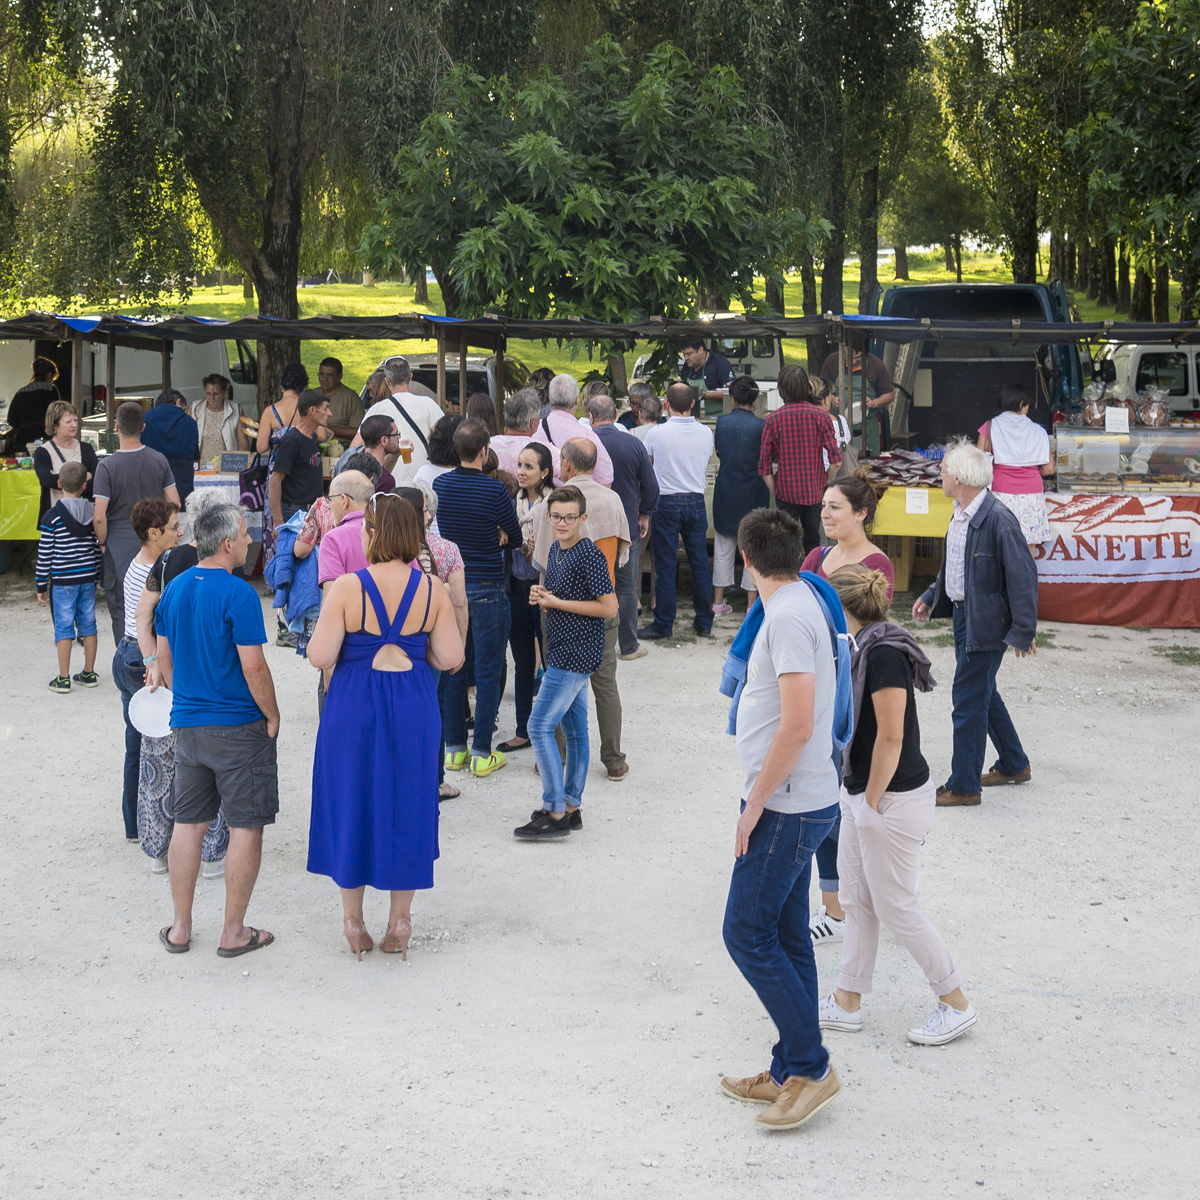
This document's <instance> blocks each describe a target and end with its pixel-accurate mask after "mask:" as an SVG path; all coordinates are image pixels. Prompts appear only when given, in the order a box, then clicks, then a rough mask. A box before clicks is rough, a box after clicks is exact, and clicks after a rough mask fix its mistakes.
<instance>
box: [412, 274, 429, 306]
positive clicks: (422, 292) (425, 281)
mask: <svg viewBox="0 0 1200 1200" xmlns="http://www.w3.org/2000/svg"><path fill="white" fill-rule="evenodd" d="M413 303H414V304H425V305H428V304H429V277H428V276H427V275H426V274H425V272H424V271H422V272H421V273H420V275H418V276H417V278H416V280H415V281H414V283H413Z"/></svg>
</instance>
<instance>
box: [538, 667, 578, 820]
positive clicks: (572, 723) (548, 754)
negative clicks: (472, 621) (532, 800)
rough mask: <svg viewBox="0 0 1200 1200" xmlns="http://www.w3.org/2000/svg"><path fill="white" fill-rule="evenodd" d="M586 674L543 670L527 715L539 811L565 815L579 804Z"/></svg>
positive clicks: (552, 668) (556, 668)
mask: <svg viewBox="0 0 1200 1200" xmlns="http://www.w3.org/2000/svg"><path fill="white" fill-rule="evenodd" d="M589 678H591V677H590V676H588V675H580V674H579V673H578V672H577V671H564V670H562V669H561V668H560V667H547V668H546V673H545V674H544V675H543V676H542V686H541V688H540V689H539V690H538V695H537V702H536V703H535V704H534V706H533V712H531V713H530V714H529V740H530V741H531V742H532V743H533V753H534V755H535V756H536V757H537V765H538V772H539V774H540V775H541V777H542V808H544V809H545V810H546V812H566V809H567V805H568V804H569V805H570V806H571V807H572V808H578V807H579V806H580V805H581V804H582V803H583V786H584V784H585V783H586V782H587V771H588V723H587V698H588V679H589ZM560 724H561V725H562V731H563V737H564V738H565V739H566V742H567V766H566V773H565V775H564V772H563V764H562V759H561V758H560V757H559V755H558V743H557V742H556V741H555V740H554V731H555V729H557V728H558V726H559V725H560Z"/></svg>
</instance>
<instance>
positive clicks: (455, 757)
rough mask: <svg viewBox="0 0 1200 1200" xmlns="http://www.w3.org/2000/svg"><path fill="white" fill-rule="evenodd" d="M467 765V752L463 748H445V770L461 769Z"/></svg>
mask: <svg viewBox="0 0 1200 1200" xmlns="http://www.w3.org/2000/svg"><path fill="white" fill-rule="evenodd" d="M466 765H467V752H466V751H465V750H447V751H446V770H447V771H461V770H462V769H463V767H465V766H466Z"/></svg>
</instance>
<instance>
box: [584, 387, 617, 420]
mask: <svg viewBox="0 0 1200 1200" xmlns="http://www.w3.org/2000/svg"><path fill="white" fill-rule="evenodd" d="M587 410H588V416H589V417H591V418H592V421H593V423H594V422H596V421H615V420H616V419H617V406H616V405H615V404H614V403H613V398H612V397H611V396H610V395H608V394H607V393H604V394H602V395H599V396H593V397H592V398H591V399H590V400H589V401H588V402H587Z"/></svg>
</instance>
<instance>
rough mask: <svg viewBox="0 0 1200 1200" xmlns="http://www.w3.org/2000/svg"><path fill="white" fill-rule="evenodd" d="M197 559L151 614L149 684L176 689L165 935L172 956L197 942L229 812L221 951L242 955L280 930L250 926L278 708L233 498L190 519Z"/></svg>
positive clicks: (274, 771)
mask: <svg viewBox="0 0 1200 1200" xmlns="http://www.w3.org/2000/svg"><path fill="white" fill-rule="evenodd" d="M192 529H193V534H194V537H195V542H196V554H197V556H198V559H199V561H198V562H197V563H196V565H195V566H194V567H192V568H191V569H190V570H188V571H185V572H184V573H183V574H181V575H179V576H177V577H176V578H175V579H173V580H171V582H170V583H169V584H168V585H167V588H166V590H165V591H164V592H163V595H162V599H161V600H160V601H159V602H158V607H157V609H156V610H155V613H154V623H155V630H156V632H157V634H158V650H157V652H156V653H155V654H152V655H149V656H148V657H147V658H146V659H145V662H146V666H147V668H148V674H147V682H148V683H149V684H150V687H151V688H152V689H157V688H158V687H159V686H161V685H163V684H165V685H166V686H167V687H169V688H171V689H172V691H173V693H174V701H173V703H172V705H171V728H172V729H174V730H175V731H176V733H175V793H174V802H175V830H174V833H173V834H172V836H171V847H170V849H169V850H168V852H167V863H168V867H169V870H170V873H171V901H172V903H173V905H174V908H175V915H174V919H173V921H172V923H171V924H170V925H168V926H166V928H164V929H161V930H159V934H158V936H159V940H160V941H161V942H162V944H163V946H164V947H165V948H166V950H167V952H168V953H170V954H182V953H183V952H184V951H186V950H190V949H191V944H192V942H191V938H192V900H193V898H194V895H195V891H196V876H197V874H198V873H199V871H200V851H201V845H202V843H203V841H204V833H205V830H206V829H207V828H208V825H209V822H210V821H211V820H212V819H213V818H214V817H215V816H216V815H217V813H218V812H219V811H222V810H223V811H224V813H225V820H226V822H227V823H228V825H229V850H228V851H227V852H226V855H225V927H224V929H223V930H222V932H221V940H220V944H219V945H218V947H217V953H218V954H219V955H220V956H221V957H222V958H236V957H237V956H238V955H240V954H247V953H249V952H250V951H251V950H260V949H262V947H263V946H269V945H270V944H271V943H272V942H273V941H274V940H275V938H274V935H273V934H270V933H268V932H267V931H266V930H263V929H254V928H252V927H251V926H249V925H246V924H245V916H246V909H247V908H248V907H249V904H250V895H251V893H252V892H253V891H254V882H255V880H256V879H257V878H258V868H259V864H260V863H261V861H262V831H263V826H265V825H273V824H274V823H275V814H276V813H277V812H278V811H279V770H278V764H277V761H276V753H275V752H276V743H275V738H276V735H277V734H278V733H279V707H278V705H277V704H276V703H275V684H274V681H273V680H272V679H271V669H270V667H268V666H267V660H266V658H265V657H264V655H263V649H262V648H263V645H264V644H265V643H266V640H267V633H266V627H265V625H264V624H263V615H262V601H261V600H260V599H259V597H258V593H257V592H256V591H255V590H254V589H253V588H252V587H251V586H250V584H248V583H247V582H246V581H245V580H244V579H239V578H237V577H236V576H234V575H233V570H234V568H235V567H242V566H244V565H245V563H246V552H247V550H248V549H249V548H250V534H249V533H248V532H247V531H246V518H245V514H244V513H243V510H242V509H241V508H239V507H238V506H237V505H236V504H214V505H212V506H211V507H209V508H206V509H203V510H202V511H201V512H200V513H198V514H197V515H196V516H195V517H194V518H193V521H192Z"/></svg>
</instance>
